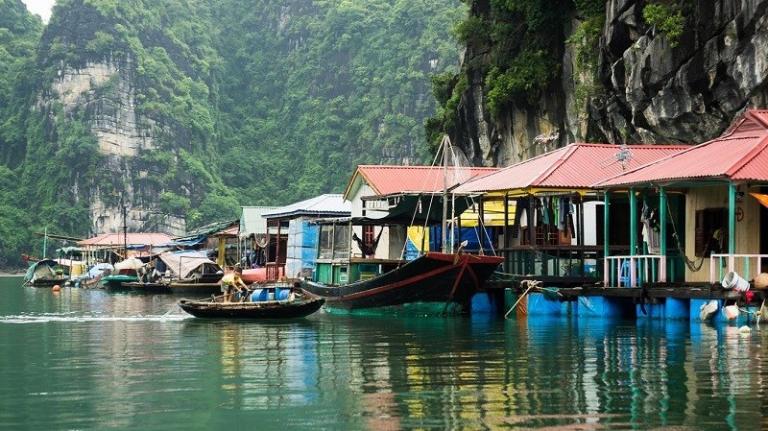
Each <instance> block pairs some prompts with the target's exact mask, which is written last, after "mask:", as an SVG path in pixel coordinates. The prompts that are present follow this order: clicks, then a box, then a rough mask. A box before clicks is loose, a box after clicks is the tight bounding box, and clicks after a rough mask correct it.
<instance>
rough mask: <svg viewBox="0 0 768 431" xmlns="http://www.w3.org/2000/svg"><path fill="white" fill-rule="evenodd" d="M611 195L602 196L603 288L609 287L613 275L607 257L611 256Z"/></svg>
mask: <svg viewBox="0 0 768 431" xmlns="http://www.w3.org/2000/svg"><path fill="white" fill-rule="evenodd" d="M610 209H611V194H610V192H609V191H608V190H606V191H605V194H604V195H603V286H605V287H609V286H611V276H612V275H613V268H611V265H610V262H608V257H609V256H610V255H611V247H610V243H611V241H610V238H609V236H610V231H611V229H610V226H611V217H610V214H611V210H610Z"/></svg>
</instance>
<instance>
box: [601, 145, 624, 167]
mask: <svg viewBox="0 0 768 431" xmlns="http://www.w3.org/2000/svg"><path fill="white" fill-rule="evenodd" d="M630 161H632V151H631V150H630V149H629V145H627V144H621V145H619V151H618V152H617V153H616V154H614V156H613V158H610V159H606V160H603V162H602V163H600V167H601V168H606V167H608V166H610V165H612V164H614V163H618V164H620V165H621V170H622V171H625V170H627V167H628V166H629V162H630Z"/></svg>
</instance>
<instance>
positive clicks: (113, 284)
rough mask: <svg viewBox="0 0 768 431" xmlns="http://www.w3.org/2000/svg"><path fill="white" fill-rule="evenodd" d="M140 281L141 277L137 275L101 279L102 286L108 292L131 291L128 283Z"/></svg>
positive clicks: (112, 276)
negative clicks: (127, 285)
mask: <svg viewBox="0 0 768 431" xmlns="http://www.w3.org/2000/svg"><path fill="white" fill-rule="evenodd" d="M138 281H139V277H138V276H137V275H136V274H110V275H105V276H103V277H101V281H100V283H101V286H102V287H104V288H105V289H107V290H111V291H113V292H114V291H120V290H130V288H129V287H126V286H125V284H126V283H135V282H138Z"/></svg>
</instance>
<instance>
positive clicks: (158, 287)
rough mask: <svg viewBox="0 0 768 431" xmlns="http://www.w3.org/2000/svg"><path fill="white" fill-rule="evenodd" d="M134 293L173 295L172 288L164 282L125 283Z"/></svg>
mask: <svg viewBox="0 0 768 431" xmlns="http://www.w3.org/2000/svg"><path fill="white" fill-rule="evenodd" d="M123 286H125V287H126V288H128V289H131V291H132V292H138V293H171V288H170V287H169V285H168V283H163V282H142V281H135V282H130V283H123Z"/></svg>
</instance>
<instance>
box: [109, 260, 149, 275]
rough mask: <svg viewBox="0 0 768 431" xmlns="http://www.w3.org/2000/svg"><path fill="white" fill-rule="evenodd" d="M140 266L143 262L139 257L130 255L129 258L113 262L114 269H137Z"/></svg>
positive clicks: (118, 270)
mask: <svg viewBox="0 0 768 431" xmlns="http://www.w3.org/2000/svg"><path fill="white" fill-rule="evenodd" d="M142 266H144V262H142V261H141V259H138V258H135V257H131V258H129V259H125V260H123V261H120V262H117V263H116V264H115V271H117V272H120V271H130V270H133V271H138V270H139V268H141V267H142Z"/></svg>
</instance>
